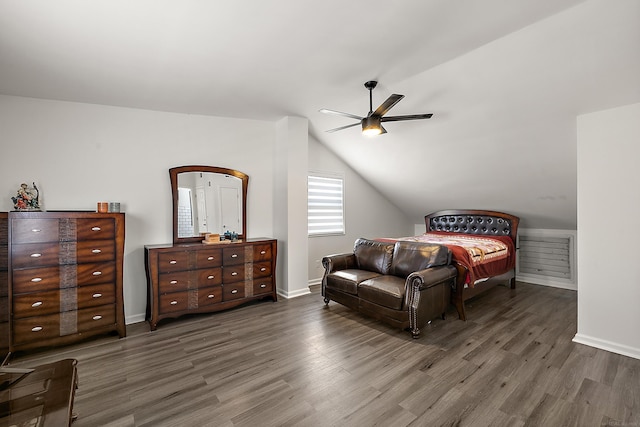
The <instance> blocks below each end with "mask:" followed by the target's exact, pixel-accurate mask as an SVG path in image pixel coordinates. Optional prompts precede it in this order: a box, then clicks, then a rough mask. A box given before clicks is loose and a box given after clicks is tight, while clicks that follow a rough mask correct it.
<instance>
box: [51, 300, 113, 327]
mask: <svg viewBox="0 0 640 427" xmlns="http://www.w3.org/2000/svg"><path fill="white" fill-rule="evenodd" d="M62 315H63V316H64V313H63V314H62ZM115 323H116V306H115V304H106V305H101V306H97V307H90V308H84V309H82V310H78V332H87V331H90V330H92V329H97V328H101V327H104V326H110V325H114V324H115ZM63 332H64V331H63Z"/></svg>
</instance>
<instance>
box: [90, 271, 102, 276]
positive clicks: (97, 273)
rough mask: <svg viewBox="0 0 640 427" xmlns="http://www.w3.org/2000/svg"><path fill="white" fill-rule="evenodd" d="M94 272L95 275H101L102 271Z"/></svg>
mask: <svg viewBox="0 0 640 427" xmlns="http://www.w3.org/2000/svg"><path fill="white" fill-rule="evenodd" d="M92 274H93V275H94V276H99V275H101V274H102V271H94V272H93V273H92Z"/></svg>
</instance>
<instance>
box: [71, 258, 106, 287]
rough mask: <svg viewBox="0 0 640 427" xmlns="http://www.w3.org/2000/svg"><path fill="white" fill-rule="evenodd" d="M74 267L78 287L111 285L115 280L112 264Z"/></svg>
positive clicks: (104, 263)
mask: <svg viewBox="0 0 640 427" xmlns="http://www.w3.org/2000/svg"><path fill="white" fill-rule="evenodd" d="M75 267H76V283H77V285H78V286H85V285H96V284H98V283H111V284H113V283H114V282H115V280H116V265H115V263H113V262H103V263H91V264H78V265H77V266H75ZM61 271H64V268H61Z"/></svg>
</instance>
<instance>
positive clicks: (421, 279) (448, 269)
mask: <svg viewBox="0 0 640 427" xmlns="http://www.w3.org/2000/svg"><path fill="white" fill-rule="evenodd" d="M456 275H457V270H456V268H455V267H454V266H453V265H445V266H442V267H431V268H427V269H424V270H420V271H415V272H413V273H411V274H410V275H409V277H407V281H406V282H405V304H409V299H410V298H411V295H412V294H413V293H414V292H415V291H422V290H425V289H427V288H430V287H432V286H435V285H437V284H439V283H442V282H444V281H447V280H451V279H454V278H455V277H456Z"/></svg>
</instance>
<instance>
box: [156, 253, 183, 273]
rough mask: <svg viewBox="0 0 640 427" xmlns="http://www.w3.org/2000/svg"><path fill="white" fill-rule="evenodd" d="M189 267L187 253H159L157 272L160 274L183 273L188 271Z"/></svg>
mask: <svg viewBox="0 0 640 427" xmlns="http://www.w3.org/2000/svg"><path fill="white" fill-rule="evenodd" d="M189 267H190V266H189V253H188V252H185V251H180V252H161V253H159V254H158V271H159V272H160V273H166V272H169V271H184V270H188V269H189Z"/></svg>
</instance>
